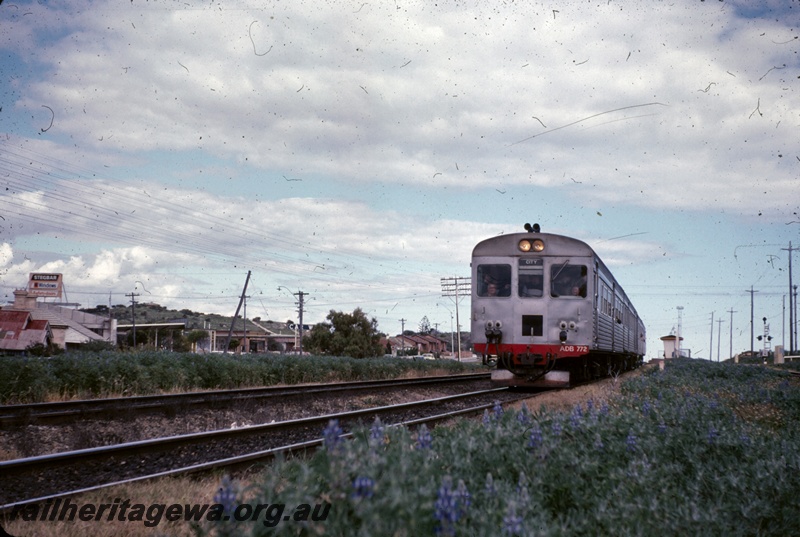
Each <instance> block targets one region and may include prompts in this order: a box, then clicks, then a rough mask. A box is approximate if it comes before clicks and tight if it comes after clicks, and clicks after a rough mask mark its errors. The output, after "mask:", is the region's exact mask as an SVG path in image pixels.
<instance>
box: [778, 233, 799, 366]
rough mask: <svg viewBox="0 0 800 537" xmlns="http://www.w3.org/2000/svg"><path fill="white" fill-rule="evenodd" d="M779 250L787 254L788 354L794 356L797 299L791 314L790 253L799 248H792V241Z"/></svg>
mask: <svg viewBox="0 0 800 537" xmlns="http://www.w3.org/2000/svg"><path fill="white" fill-rule="evenodd" d="M781 250H786V251H788V252H789V353H790V354H794V352H793V351H794V347H795V344H796V343H797V336H796V335H795V331H794V329H793V328H792V327H793V326H794V324H795V323H796V322H797V298H795V307H794V309H795V311H794V312H792V252H793V251H795V250H800V248H792V241H789V247H788V248H781ZM794 290H795V293H797V287H795V288H794Z"/></svg>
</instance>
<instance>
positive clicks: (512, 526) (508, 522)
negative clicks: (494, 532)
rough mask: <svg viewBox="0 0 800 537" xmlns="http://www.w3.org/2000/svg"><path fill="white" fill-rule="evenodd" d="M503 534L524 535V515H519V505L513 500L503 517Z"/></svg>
mask: <svg viewBox="0 0 800 537" xmlns="http://www.w3.org/2000/svg"><path fill="white" fill-rule="evenodd" d="M502 532H503V535H509V536H513V535H522V517H521V516H519V515H517V506H516V505H515V504H514V502H511V503H510V504H509V506H508V510H507V511H506V516H505V517H503V530H502Z"/></svg>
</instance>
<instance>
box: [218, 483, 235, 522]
mask: <svg viewBox="0 0 800 537" xmlns="http://www.w3.org/2000/svg"><path fill="white" fill-rule="evenodd" d="M236 497H237V494H236V487H235V486H234V484H233V481H232V480H231V478H230V477H228V476H227V475H226V476H224V477H223V478H222V482H221V483H220V487H219V490H217V493H216V494H215V495H214V503H218V504H220V505H222V511H223V512H224V513H225V514H226V515H230V514H231V513H232V512H233V510H234V509H235V508H236V504H237V500H236Z"/></svg>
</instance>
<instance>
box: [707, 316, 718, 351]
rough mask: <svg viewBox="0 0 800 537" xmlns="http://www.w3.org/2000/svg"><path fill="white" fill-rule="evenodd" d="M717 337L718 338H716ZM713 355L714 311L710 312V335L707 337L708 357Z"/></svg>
mask: <svg viewBox="0 0 800 537" xmlns="http://www.w3.org/2000/svg"><path fill="white" fill-rule="evenodd" d="M717 339H719V338H717ZM713 355H714V312H713V311H712V312H711V336H710V337H709V339H708V359H709V361H710V360H711V357H712V356H713Z"/></svg>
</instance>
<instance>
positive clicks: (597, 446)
mask: <svg viewBox="0 0 800 537" xmlns="http://www.w3.org/2000/svg"><path fill="white" fill-rule="evenodd" d="M594 449H596V450H597V451H599V452H601V453H602V452H603V451H605V449H606V445H605V444H603V441H602V440H601V439H600V437H599V436H598V437H597V440H595V441H594Z"/></svg>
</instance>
